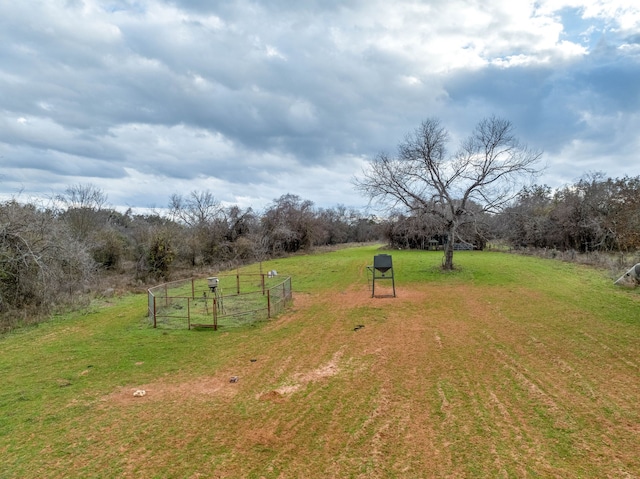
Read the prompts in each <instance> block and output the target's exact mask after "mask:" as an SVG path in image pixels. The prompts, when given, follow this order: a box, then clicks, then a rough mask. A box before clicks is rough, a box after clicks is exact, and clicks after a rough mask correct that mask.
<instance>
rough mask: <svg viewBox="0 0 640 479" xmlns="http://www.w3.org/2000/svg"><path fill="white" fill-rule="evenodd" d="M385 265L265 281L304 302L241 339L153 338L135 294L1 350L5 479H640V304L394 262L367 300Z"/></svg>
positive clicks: (569, 268)
mask: <svg viewBox="0 0 640 479" xmlns="http://www.w3.org/2000/svg"><path fill="white" fill-rule="evenodd" d="M377 252H378V250H377V249H376V248H375V247H362V248H353V249H346V250H341V251H337V252H332V253H326V254H317V255H310V256H299V257H293V258H287V259H281V260H277V261H271V262H268V263H264V264H263V268H265V270H270V269H275V270H277V271H278V272H279V273H280V274H286V275H291V276H292V278H293V290H294V304H293V306H292V307H291V308H290V310H289V311H288V312H286V313H285V314H282V315H280V316H279V317H277V318H276V319H272V320H270V321H267V322H261V323H257V324H254V325H252V326H247V327H244V328H233V329H228V330H226V331H225V330H224V329H223V330H220V331H211V330H203V331H187V330H160V329H153V328H151V327H150V326H149V321H148V318H146V317H145V314H146V309H147V303H146V301H147V300H146V296H145V295H135V296H127V297H124V298H118V299H113V300H110V301H109V302H104V303H95V304H94V305H92V307H91V308H90V309H88V310H86V311H83V312H82V313H76V314H73V315H67V316H60V317H56V318H54V319H53V320H52V321H50V322H48V323H45V324H41V325H40V326H38V327H33V328H28V329H23V330H20V331H17V332H15V333H12V334H8V335H5V336H2V337H0V378H2V388H1V389H0V478H2V479H4V478H45V477H46V478H69V477H78V478H99V477H105V478H112V477H148V478H173V477H175V478H245V477H246V478H298V477H300V478H316V477H317V478H329V477H335V478H343V477H344V478H350V477H352V478H376V477H378V478H393V477H397V478H421V477H483V478H484V477H518V478H522V477H532V478H533V477H543V478H547V477H557V478H605V477H610V478H617V477H619V478H635V477H640V448H639V444H640V294H639V292H638V291H637V290H628V289H621V288H618V287H615V286H614V285H613V284H612V283H613V281H612V278H610V277H608V276H607V275H606V274H605V273H603V272H601V271H598V270H593V269H589V268H586V267H581V266H576V265H571V264H567V263H561V262H557V261H552V260H540V259H535V258H529V257H521V256H514V255H508V254H504V253H490V252H458V253H456V257H455V259H456V263H457V265H458V267H459V269H458V270H457V271H456V272H454V273H450V274H444V273H441V272H440V271H439V268H438V266H439V265H440V263H441V260H442V253H441V252H409V251H393V252H392V254H393V261H394V269H395V276H396V292H397V297H396V298H371V297H370V291H369V289H368V285H367V273H366V265H368V264H371V263H372V259H373V255H375V254H377ZM376 289H377V290H378V284H377V285H376ZM359 325H363V326H364V327H362V328H358V327H357V326H359ZM232 376H237V377H238V381H237V382H233V383H232V382H230V381H229V379H230V378H231V377H232ZM138 389H141V390H145V391H146V395H145V396H144V397H134V395H133V392H134V391H136V390H138Z"/></svg>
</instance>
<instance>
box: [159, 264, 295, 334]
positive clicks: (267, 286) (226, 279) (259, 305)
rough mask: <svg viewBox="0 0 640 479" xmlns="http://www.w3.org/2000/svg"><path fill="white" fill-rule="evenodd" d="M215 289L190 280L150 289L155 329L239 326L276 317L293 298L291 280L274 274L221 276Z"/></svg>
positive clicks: (201, 282) (206, 284) (204, 283)
mask: <svg viewBox="0 0 640 479" xmlns="http://www.w3.org/2000/svg"><path fill="white" fill-rule="evenodd" d="M217 278H218V283H217V284H218V286H217V287H216V288H215V290H211V289H210V288H209V285H208V282H207V279H206V278H201V279H195V278H189V279H185V280H181V281H173V282H170V283H165V284H161V285H159V286H155V287H153V288H150V289H149V290H148V316H149V318H150V321H152V324H153V327H154V328H158V327H160V328H165V329H182V328H188V329H191V328H213V329H218V328H220V327H237V326H242V325H246V324H249V323H253V322H255V321H260V320H264V319H269V318H272V317H273V316H275V315H277V314H279V313H281V312H282V311H283V310H284V309H285V307H286V306H287V304H289V303H290V302H291V301H292V299H293V296H292V289H291V277H290V276H287V277H284V278H283V277H279V276H272V275H271V274H235V275H220V276H217Z"/></svg>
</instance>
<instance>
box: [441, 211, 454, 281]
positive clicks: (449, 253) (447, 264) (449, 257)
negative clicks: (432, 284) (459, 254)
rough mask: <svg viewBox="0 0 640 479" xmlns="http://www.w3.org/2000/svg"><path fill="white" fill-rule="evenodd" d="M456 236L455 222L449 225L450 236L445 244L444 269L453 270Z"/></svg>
mask: <svg viewBox="0 0 640 479" xmlns="http://www.w3.org/2000/svg"><path fill="white" fill-rule="evenodd" d="M455 238H456V224H455V223H453V224H451V225H450V226H449V238H447V242H446V244H445V245H444V263H443V264H442V269H444V270H445V271H451V270H453V243H454V242H455Z"/></svg>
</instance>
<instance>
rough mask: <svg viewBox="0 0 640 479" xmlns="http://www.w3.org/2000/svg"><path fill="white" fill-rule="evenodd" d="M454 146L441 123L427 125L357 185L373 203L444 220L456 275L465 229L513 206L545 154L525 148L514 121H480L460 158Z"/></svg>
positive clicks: (448, 264)
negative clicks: (456, 256)
mask: <svg viewBox="0 0 640 479" xmlns="http://www.w3.org/2000/svg"><path fill="white" fill-rule="evenodd" d="M448 141H449V133H448V132H447V130H446V129H445V128H444V127H443V126H442V125H441V123H440V121H439V120H437V119H428V120H426V121H423V122H422V124H421V125H420V126H419V127H418V128H416V129H415V130H414V131H413V132H412V133H410V134H408V135H407V137H406V138H405V139H404V141H403V142H401V143H400V144H399V146H398V152H397V155H396V156H394V157H391V156H388V155H387V154H384V153H380V154H378V155H377V156H376V157H375V158H373V159H372V160H371V161H370V163H369V165H368V168H366V169H365V170H364V171H363V176H362V178H356V179H355V180H354V183H355V186H356V188H357V189H358V190H360V191H361V192H362V193H363V194H365V195H366V196H368V197H369V199H370V200H371V201H377V202H379V203H381V204H386V205H388V206H390V207H391V208H397V207H398V206H401V207H404V208H405V209H407V210H408V211H410V212H412V213H414V214H415V213H424V212H428V213H431V214H435V215H438V216H440V217H441V218H442V220H443V221H444V222H445V224H446V229H447V232H448V233H447V234H448V241H447V243H446V245H445V258H444V263H443V267H444V269H447V270H450V269H453V267H454V265H453V251H454V244H455V242H456V240H457V232H458V229H459V228H460V226H461V225H463V224H466V223H472V222H473V221H474V217H475V216H476V215H477V214H478V213H486V212H496V211H499V210H500V209H501V208H503V207H504V206H505V205H507V204H508V203H509V202H510V201H511V200H512V199H513V198H514V197H515V196H516V195H517V193H518V191H519V188H520V187H519V185H518V183H519V181H518V180H520V179H522V178H523V177H525V176H530V175H534V174H535V173H537V171H538V170H536V169H535V164H536V163H537V162H538V160H539V159H540V156H541V154H542V153H541V152H539V151H535V150H531V149H529V148H528V147H527V146H525V145H522V144H520V142H519V141H518V140H517V138H516V137H515V136H514V133H513V126H512V124H511V122H509V121H507V120H503V119H500V118H497V117H495V116H492V117H489V118H485V119H483V120H482V121H480V122H479V123H478V125H477V126H476V128H475V129H474V131H473V133H472V134H471V135H470V136H469V137H468V138H467V139H466V140H465V141H463V142H462V144H461V146H460V148H459V150H458V151H457V153H455V154H454V155H449V154H448V153H447V148H446V147H447V143H448ZM471 205H474V206H477V205H479V206H480V208H477V207H474V208H471V207H470V206H471Z"/></svg>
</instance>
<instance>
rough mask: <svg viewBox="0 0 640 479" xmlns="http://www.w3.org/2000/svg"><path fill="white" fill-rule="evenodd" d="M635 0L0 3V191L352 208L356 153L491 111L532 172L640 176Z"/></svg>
mask: <svg viewBox="0 0 640 479" xmlns="http://www.w3.org/2000/svg"><path fill="white" fill-rule="evenodd" d="M574 3H575V2H572V5H573V4H574ZM632 3H633V2H629V3H628V4H627V5H625V4H624V2H622V4H621V5H622V7H621V9H620V10H618V11H617V12H615V13H613V14H610V13H608V12H607V11H606V10H605V9H603V8H601V5H600V4H598V3H593V4H591V3H590V1H589V0H584V3H583V5H581V6H578V7H576V5H573V8H564V7H563V6H562V4H561V2H560V3H559V2H555V3H554V2H546V1H542V2H538V4H536V5H537V7H536V8H537V10H533V9H532V7H530V6H528V4H526V3H522V4H520V3H519V2H511V1H510V0H504V1H498V2H491V3H490V4H486V5H475V6H474V5H470V4H468V3H467V2H457V1H449V0H447V1H444V0H443V1H438V2H433V1H430V2H408V1H407V2H404V1H402V2H393V3H389V2H382V1H366V2H365V1H364V0H362V1H360V0H353V1H349V2H325V1H322V2H320V1H314V2H293V3H291V2H284V1H276V2H261V1H246V0H239V1H235V2H208V1H196V0H181V1H178V0H175V1H161V0H144V1H140V2H131V1H126V0H122V1H115V0H111V1H104V0H74V1H67V2H66V3H62V2H45V1H34V2H7V3H3V4H0V166H1V167H2V169H3V177H2V178H1V179H0V193H4V195H5V196H6V195H10V194H12V193H13V192H15V191H18V190H24V191H26V192H28V193H29V194H35V195H37V194H39V193H43V194H45V193H47V192H50V191H51V190H52V189H54V190H55V189H58V190H60V191H62V190H64V188H65V187H66V186H67V185H69V184H77V183H93V184H96V185H98V186H100V187H101V188H103V189H104V190H105V191H106V192H107V194H108V195H109V198H110V201H111V202H112V203H115V204H118V205H128V206H149V205H156V206H164V205H166V203H167V201H168V198H169V195H170V194H171V193H174V192H180V193H184V192H185V191H187V192H188V191H191V190H194V189H210V190H211V191H213V192H214V194H215V195H216V196H217V197H218V198H219V199H222V200H223V201H228V202H238V203H242V204H243V205H244V206H254V207H256V208H259V207H261V206H263V205H265V204H267V203H269V202H270V201H271V200H273V198H276V197H278V196H280V195H282V194H285V193H288V192H290V193H294V194H298V195H300V196H301V197H303V198H305V199H311V200H312V201H314V202H316V204H318V205H319V206H325V207H326V206H333V205H336V204H338V203H341V204H347V205H353V206H359V205H362V204H363V203H364V200H363V199H362V198H361V197H358V195H357V194H356V193H355V192H354V191H353V190H352V187H351V183H350V179H351V177H352V176H353V175H355V174H358V173H359V171H360V168H361V166H362V164H363V162H364V161H365V160H366V158H369V157H371V156H372V155H374V154H375V153H376V152H378V151H380V150H388V151H391V150H393V149H394V148H395V145H396V144H397V142H398V141H399V140H401V139H402V138H403V137H404V135H405V134H406V133H407V132H408V131H410V130H412V129H413V128H414V127H415V126H417V124H418V123H419V122H420V121H421V120H423V119H425V118H426V117H430V116H437V117H440V118H442V119H443V122H444V123H445V124H446V125H447V126H448V127H449V128H450V129H451V130H452V136H453V137H454V138H462V137H464V136H465V135H466V134H468V133H469V132H470V130H471V129H472V128H473V126H474V124H475V123H476V122H477V121H478V120H479V119H481V118H482V117H484V116H487V115H491V114H498V115H500V116H504V117H506V118H508V119H510V120H512V121H513V123H514V125H515V126H516V127H517V131H518V133H519V134H520V136H521V137H522V138H523V140H525V141H526V142H527V143H529V144H530V145H531V146H534V147H536V148H541V149H543V150H545V152H546V154H545V159H546V161H547V163H548V164H549V168H548V169H547V172H546V173H545V175H546V176H544V177H543V178H542V179H543V180H544V181H547V182H549V183H554V184H558V185H559V184H562V183H563V182H570V181H573V180H574V179H575V178H576V176H577V174H579V173H580V172H577V171H576V170H581V169H583V168H584V172H587V171H588V170H593V169H599V170H604V171H606V172H607V173H608V174H610V175H612V176H621V175H624V174H629V175H637V174H639V173H640V172H638V167H637V166H636V163H635V161H634V160H633V158H634V155H635V152H636V151H637V148H638V146H639V145H638V140H637V139H636V138H637V135H636V134H635V133H634V132H636V131H637V130H638V126H640V124H639V122H640V115H638V106H639V102H640V92H639V88H640V87H639V86H638V82H637V78H638V77H639V75H638V73H640V72H639V71H638V69H639V65H640V63H639V62H638V59H639V58H640V46H639V42H638V38H640V26H639V24H638V21H637V20H636V21H630V20H629V19H637V18H640V13H639V10H638V8H637V7H634V6H633V4H632ZM616 15H617V16H616ZM600 166H601V167H600ZM158 185H162V186H161V187H159V186H158Z"/></svg>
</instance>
